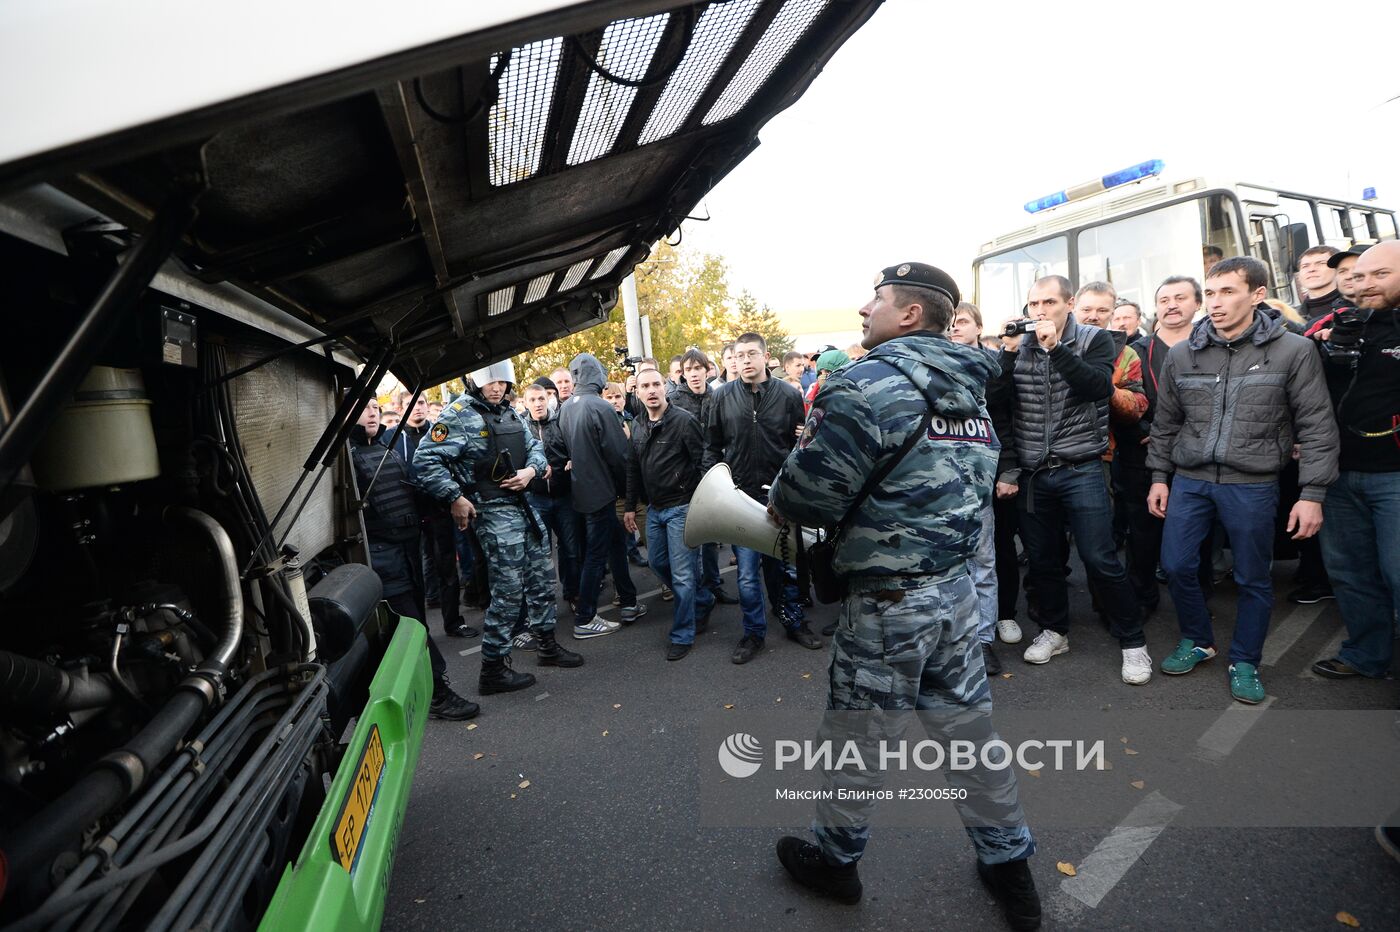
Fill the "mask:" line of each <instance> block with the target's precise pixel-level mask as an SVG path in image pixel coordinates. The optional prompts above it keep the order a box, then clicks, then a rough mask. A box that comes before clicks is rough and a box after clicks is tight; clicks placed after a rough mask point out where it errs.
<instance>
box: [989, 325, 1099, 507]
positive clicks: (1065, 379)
mask: <svg viewBox="0 0 1400 932" xmlns="http://www.w3.org/2000/svg"><path fill="white" fill-rule="evenodd" d="M1117 358H1118V350H1117V348H1116V347H1115V345H1114V342H1113V337H1112V336H1111V335H1109V334H1108V333H1107V332H1105V331H1103V330H1100V329H1099V328H1098V327H1092V326H1090V325H1088V324H1081V323H1079V322H1078V321H1076V320H1075V319H1074V315H1073V314H1070V315H1069V317H1068V318H1067V319H1066V321H1065V329H1064V332H1063V333H1062V334H1060V341H1059V343H1058V344H1056V346H1055V348H1054V349H1053V350H1051V351H1050V352H1048V353H1047V352H1046V351H1045V350H1044V349H1042V348H1041V346H1040V342H1039V341H1038V340H1037V339H1036V336H1035V334H1034V333H1028V334H1026V335H1025V336H1024V337H1022V339H1021V346H1020V348H1019V349H1018V350H1017V351H1016V352H1010V351H1006V350H1003V351H1002V354H1001V366H1002V377H1003V379H1009V380H1010V381H1011V385H1012V402H1013V411H1014V413H1015V417H1014V420H1013V431H1012V436H1011V437H1010V438H1008V439H1009V441H1010V442H1011V443H1012V445H1013V446H1014V447H1015V449H1016V457H1015V462H1016V463H1017V464H1018V465H1019V467H1020V469H1019V470H1017V469H1012V470H1006V471H1004V472H1003V474H1002V476H1001V481H1003V482H1009V483H1013V484H1014V483H1016V482H1018V481H1019V480H1020V472H1021V471H1026V472H1030V471H1032V470H1037V469H1040V468H1041V467H1042V466H1044V465H1045V462H1046V460H1047V459H1048V458H1049V457H1051V456H1055V457H1059V458H1060V459H1061V460H1063V461H1064V462H1066V463H1083V462H1087V461H1088V460H1091V459H1097V458H1098V457H1100V456H1102V455H1103V454H1104V452H1105V451H1106V450H1107V449H1108V430H1109V427H1108V412H1109V399H1110V397H1111V396H1112V395H1113V363H1114V360H1115V359H1117Z"/></svg>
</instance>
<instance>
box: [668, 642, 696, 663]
mask: <svg viewBox="0 0 1400 932" xmlns="http://www.w3.org/2000/svg"><path fill="white" fill-rule="evenodd" d="M688 653H690V645H689V644H671V645H669V646H668V647H667V648H666V659H667V660H680V659H681V658H682V657H684V656H685V655H686V654H688Z"/></svg>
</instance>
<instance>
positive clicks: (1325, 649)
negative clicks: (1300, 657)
mask: <svg viewBox="0 0 1400 932" xmlns="http://www.w3.org/2000/svg"><path fill="white" fill-rule="evenodd" d="M1337 628H1338V631H1337V633H1336V634H1334V635H1332V637H1331V639H1330V640H1329V641H1328V642H1327V643H1326V644H1324V645H1322V651H1321V652H1320V653H1319V654H1318V655H1317V656H1316V657H1314V658H1313V659H1312V660H1311V661H1309V662H1308V663H1306V664H1304V665H1303V669H1302V672H1300V673H1299V674H1298V678H1299V679H1301V680H1307V679H1313V680H1320V679H1322V677H1320V676H1318V675H1317V674H1316V673H1314V672H1313V671H1312V665H1313V664H1315V663H1317V662H1318V661H1319V660H1331V659H1332V658H1333V657H1335V656H1337V653H1338V652H1339V651H1340V650H1341V649H1342V642H1343V641H1345V640H1346V639H1347V626H1346V625H1344V624H1342V623H1341V622H1338V623H1337Z"/></svg>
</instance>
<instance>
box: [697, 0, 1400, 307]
mask: <svg viewBox="0 0 1400 932" xmlns="http://www.w3.org/2000/svg"><path fill="white" fill-rule="evenodd" d="M1248 6H1249V8H1251V9H1250V10H1249V11H1246V10H1245V9H1236V8H1235V6H1234V5H1233V4H1227V3H1223V2H1219V0H1216V2H1213V3H1204V2H1197V0H1175V2H1171V3H1158V4H1148V3H1136V4H1135V3H1131V2H1122V0H1120V2H1116V3H1109V2H1100V0H1093V2H1076V3H1073V4H1057V5H1053V6H1052V5H1050V4H1045V3H1022V2H995V3H988V4H986V5H982V4H976V3H974V4H943V3H938V4H935V3H933V2H930V0H887V2H886V3H885V4H884V5H883V6H882V7H881V8H880V9H879V10H878V11H877V12H876V14H875V16H874V17H873V18H872V19H871V21H870V22H869V23H867V24H866V26H865V27H863V28H862V29H861V30H860V31H859V32H857V33H856V34H855V35H854V36H853V37H852V38H851V39H850V41H849V42H847V43H846V45H845V46H843V47H842V48H841V49H840V50H839V51H838V52H837V53H836V57H835V59H834V60H833V61H832V62H831V63H830V64H828V66H827V68H826V70H825V72H824V73H823V74H822V75H820V76H819V77H818V78H817V80H816V82H815V83H814V84H813V85H812V87H811V88H810V89H809V90H808V92H807V94H806V95H805V96H804V97H803V98H802V99H801V100H800V101H798V103H797V104H796V105H795V106H794V107H792V108H791V109H789V110H787V111H786V112H784V113H782V114H779V115H778V116H777V117H776V118H774V119H773V121H772V122H771V123H769V124H768V126H767V127H766V128H765V129H764V130H763V131H762V132H761V133H760V136H759V138H760V140H761V141H762V145H761V146H759V148H758V149H757V151H755V152H754V153H753V154H752V155H751V156H750V157H749V158H748V159H747V160H746V161H745V162H744V163H743V164H742V165H740V166H739V168H738V169H736V170H735V171H734V172H733V173H732V174H731V175H730V176H729V177H728V178H726V179H725V180H724V181H722V182H721V183H720V184H719V186H718V187H716V188H715V190H714V191H713V192H712V193H711V194H710V196H709V197H708V198H707V199H706V204H705V205H704V206H707V207H708V208H709V212H710V214H711V215H712V217H713V219H712V220H711V221H710V222H708V223H703V224H701V223H688V224H686V226H685V228H684V232H685V241H686V243H688V244H690V245H693V246H697V247H699V248H703V249H706V250H708V251H711V252H716V253H720V254H722V255H723V256H724V257H725V258H726V259H728V260H729V262H730V266H731V284H732V285H734V286H737V287H738V288H748V289H749V290H751V291H752V292H753V293H754V294H755V296H757V297H758V298H759V299H760V300H762V301H764V302H766V303H768V304H770V305H772V306H773V307H775V308H777V309H779V310H780V311H784V312H793V311H798V310H805V309H829V308H840V307H850V308H852V309H853V310H854V309H855V308H857V307H859V306H860V305H861V304H863V303H864V302H865V301H866V299H867V296H868V294H869V289H870V285H871V282H872V280H873V277H874V275H875V273H876V272H877V271H878V270H879V269H880V268H881V267H883V266H885V265H889V264H892V263H895V262H901V261H906V260H911V259H912V260H919V261H925V262H932V263H933V264H935V265H939V266H941V267H942V268H944V269H946V270H947V271H948V272H950V273H952V274H953V275H954V276H955V277H956V278H957V279H958V281H959V282H960V283H961V284H962V285H963V287H964V288H967V289H969V290H970V288H971V284H972V282H971V262H972V259H973V257H974V256H975V255H976V254H977V253H978V252H979V247H980V246H981V244H982V243H984V242H986V241H987V240H989V239H991V238H992V237H994V236H996V235H998V234H1000V233H1005V232H1009V231H1011V230H1014V229H1017V228H1020V227H1023V226H1026V225H1027V224H1028V223H1029V222H1030V220H1029V215H1028V214H1026V213H1025V212H1024V210H1023V209H1022V207H1021V205H1022V204H1023V203H1025V202H1026V201H1028V200H1032V199H1033V198H1036V197H1040V196H1042V195H1045V194H1050V193H1052V192H1054V191H1058V190H1061V189H1063V188H1065V187H1068V186H1071V185H1074V184H1078V183H1080V182H1083V181H1087V180H1089V179H1092V178H1094V177H1097V176H1099V175H1102V174H1106V173H1108V172H1110V171H1115V170H1118V169H1121V168H1125V167H1127V166H1129V165H1133V164H1136V163H1138V162H1141V161H1145V160H1147V159H1153V158H1159V159H1163V160H1165V162H1166V174H1167V175H1168V176H1173V177H1178V178H1180V177H1195V176H1205V177H1207V178H1210V179H1225V180H1233V181H1251V182H1254V183H1257V184H1263V185H1272V186H1277V187H1284V188H1292V189H1295V190H1299V191H1304V192H1307V193H1313V194H1320V195H1330V196H1332V197H1347V196H1349V197H1351V198H1352V199H1354V200H1360V198H1361V189H1362V188H1363V187H1375V188H1377V189H1378V193H1379V195H1380V201H1379V203H1381V204H1382V205H1385V206H1388V207H1392V208H1395V207H1400V101H1397V102H1395V103H1390V104H1384V103H1383V102H1384V101H1386V100H1387V99H1388V98H1391V97H1395V96H1397V95H1400V73H1397V71H1396V69H1395V65H1394V53H1393V51H1392V49H1393V44H1394V39H1395V37H1396V36H1397V35H1400V4H1397V3H1393V2H1390V3H1382V2H1375V0H1365V2H1359V3H1349V4H1338V5H1336V6H1331V5H1328V4H1321V3H1307V4H1303V3H1292V2H1281V3H1274V4H1272V5H1271V6H1265V5H1262V4H1249V5H1248ZM1349 43H1351V47H1350V48H1349ZM703 209H704V208H703V206H702V208H701V211H700V212H703Z"/></svg>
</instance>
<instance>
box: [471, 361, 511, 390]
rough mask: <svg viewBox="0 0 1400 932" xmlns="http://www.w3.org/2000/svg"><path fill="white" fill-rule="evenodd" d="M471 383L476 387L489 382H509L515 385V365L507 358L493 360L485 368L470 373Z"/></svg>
mask: <svg viewBox="0 0 1400 932" xmlns="http://www.w3.org/2000/svg"><path fill="white" fill-rule="evenodd" d="M471 380H472V384H473V385H475V386H476V387H477V388H480V387H481V386H483V385H486V384H488V383H491V382H509V383H510V384H511V385H512V386H513V385H515V365H514V364H513V363H511V361H510V360H509V359H502V360H501V361H500V362H493V363H491V365H489V366H487V367H486V368H485V369H477V370H476V371H475V372H473V373H472V374H471Z"/></svg>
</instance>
